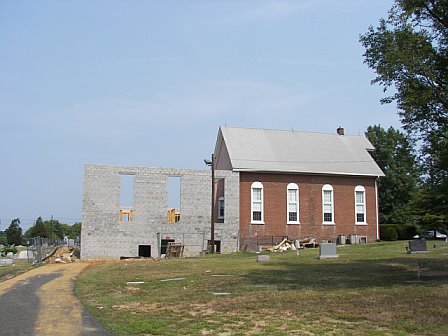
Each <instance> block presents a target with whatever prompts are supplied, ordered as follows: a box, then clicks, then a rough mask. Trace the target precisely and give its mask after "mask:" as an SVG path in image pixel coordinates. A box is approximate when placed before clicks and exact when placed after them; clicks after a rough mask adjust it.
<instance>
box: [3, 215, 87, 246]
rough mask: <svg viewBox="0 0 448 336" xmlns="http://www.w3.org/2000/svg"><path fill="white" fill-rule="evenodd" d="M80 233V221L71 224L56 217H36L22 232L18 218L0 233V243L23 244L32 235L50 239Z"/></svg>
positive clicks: (78, 234) (74, 235) (74, 236)
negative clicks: (44, 218) (31, 224)
mask: <svg viewBox="0 0 448 336" xmlns="http://www.w3.org/2000/svg"><path fill="white" fill-rule="evenodd" d="M80 235H81V223H75V224H73V225H69V224H64V223H60V222H59V221H58V220H56V219H51V220H45V221H44V220H43V219H42V217H38V218H37V219H36V221H35V223H34V225H33V226H32V227H30V228H29V229H28V230H27V231H25V233H23V230H22V228H21V227H20V218H15V219H13V220H12V221H11V224H10V225H9V227H8V228H7V229H6V230H5V232H3V233H0V245H23V244H27V241H28V240H29V239H30V238H33V237H42V238H50V239H54V240H57V239H64V238H65V237H67V238H70V239H75V238H77V237H79V236H80Z"/></svg>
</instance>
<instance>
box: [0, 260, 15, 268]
mask: <svg viewBox="0 0 448 336" xmlns="http://www.w3.org/2000/svg"><path fill="white" fill-rule="evenodd" d="M12 263H13V260H12V259H9V258H8V259H0V265H1V266H6V265H12Z"/></svg>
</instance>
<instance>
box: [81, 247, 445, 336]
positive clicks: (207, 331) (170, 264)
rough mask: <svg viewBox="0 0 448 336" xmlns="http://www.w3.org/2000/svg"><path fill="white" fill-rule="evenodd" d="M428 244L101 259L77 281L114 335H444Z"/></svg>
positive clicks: (440, 284)
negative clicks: (265, 259) (324, 254)
mask: <svg viewBox="0 0 448 336" xmlns="http://www.w3.org/2000/svg"><path fill="white" fill-rule="evenodd" d="M432 244H433V242H428V249H429V251H428V252H427V253H421V254H412V255H409V254H406V250H405V248H406V246H407V242H393V243H374V244H369V245H351V246H344V247H338V249H337V253H338V254H339V258H337V259H326V260H319V259H317V257H318V249H308V250H305V251H301V252H300V254H299V255H297V254H296V252H283V253H273V254H270V259H271V261H270V262H269V263H257V262H256V254H255V253H234V254H228V255H208V256H205V257H200V258H186V259H177V260H175V259H171V260H162V261H155V262H150V261H121V262H116V263H104V264H99V265H97V266H96V267H91V268H89V269H88V271H86V272H84V273H83V274H81V275H80V276H79V277H78V279H77V281H76V288H77V294H78V296H79V298H80V299H81V301H82V302H83V304H84V305H85V306H87V307H88V309H89V310H90V311H91V312H92V313H93V314H94V315H95V316H96V317H97V318H98V319H99V320H100V321H101V322H102V323H103V324H104V325H105V326H106V327H107V328H108V329H110V330H111V331H113V332H114V333H116V334H117V335H223V336H228V335H448V324H447V321H448V248H438V249H434V248H433V247H432ZM418 267H420V269H421V270H422V272H421V275H420V279H418V277H417V268H418ZM139 281H140V282H144V283H142V284H127V282H139Z"/></svg>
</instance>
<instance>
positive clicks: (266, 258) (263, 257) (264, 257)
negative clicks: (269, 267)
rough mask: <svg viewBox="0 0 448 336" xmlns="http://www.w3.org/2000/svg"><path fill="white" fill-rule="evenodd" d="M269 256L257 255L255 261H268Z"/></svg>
mask: <svg viewBox="0 0 448 336" xmlns="http://www.w3.org/2000/svg"><path fill="white" fill-rule="evenodd" d="M269 261H270V258H269V255H267V254H261V255H257V262H269Z"/></svg>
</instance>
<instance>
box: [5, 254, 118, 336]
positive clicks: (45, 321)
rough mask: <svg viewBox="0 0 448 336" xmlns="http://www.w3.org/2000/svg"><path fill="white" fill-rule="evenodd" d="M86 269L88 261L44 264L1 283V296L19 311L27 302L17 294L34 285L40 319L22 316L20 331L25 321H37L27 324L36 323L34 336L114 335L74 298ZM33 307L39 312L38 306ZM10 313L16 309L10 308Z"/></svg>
mask: <svg viewBox="0 0 448 336" xmlns="http://www.w3.org/2000/svg"><path fill="white" fill-rule="evenodd" d="M87 266H89V263H85V262H75V263H69V264H52V265H44V266H41V267H37V268H35V269H32V270H30V271H28V272H26V273H23V274H20V275H18V276H17V277H15V278H12V279H9V280H6V281H4V282H1V283H0V296H1V297H3V298H6V294H8V297H11V298H9V303H8V304H9V305H10V306H11V305H13V306H14V305H17V306H19V307H18V308H19V309H20V308H21V307H20V306H24V302H17V301H20V300H23V298H22V297H20V296H18V295H19V294H20V293H21V291H22V292H23V289H24V288H25V287H26V286H27V285H29V286H31V285H33V284H34V287H32V291H33V292H35V293H33V294H36V296H37V298H38V307H39V310H38V312H37V314H36V315H37V316H31V315H33V314H29V315H30V316H23V314H22V316H20V319H21V320H22V321H18V323H19V324H18V325H17V326H16V328H20V324H22V325H23V320H24V319H25V320H27V319H34V321H27V323H28V324H30V323H32V325H33V324H34V327H33V335H37V336H41V335H45V336H46V335H113V334H111V333H109V332H108V331H106V330H105V329H104V328H103V327H102V326H101V325H100V324H99V323H98V322H97V321H96V320H95V319H93V318H92V317H91V316H90V315H89V314H88V313H87V312H86V311H85V310H84V308H83V306H82V305H81V303H80V302H79V300H78V299H77V298H76V296H75V295H74V283H73V280H74V278H76V276H77V275H78V274H79V273H80V272H81V271H82V270H83V269H84V268H86V267H87ZM39 281H40V282H39ZM24 286H25V287H24ZM13 295H16V299H14V297H13ZM29 297H31V296H29ZM30 300H31V299H30ZM29 303H30V302H29ZM25 304H26V302H25ZM30 304H31V303H30ZM14 308H15V307H14ZM30 308H31V307H30ZM32 308H34V310H35V309H36V307H32ZM21 309H25V308H24V307H22V308H21ZM28 309H29V308H28ZM11 310H15V309H12V308H11ZM18 318H19V317H18ZM12 322H13V323H12V324H11V328H14V327H15V326H14V321H12ZM8 323H9V321H8ZM10 331H11V335H13V330H10ZM0 335H7V334H3V333H1V331H0Z"/></svg>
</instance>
